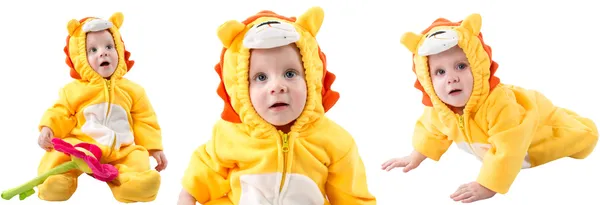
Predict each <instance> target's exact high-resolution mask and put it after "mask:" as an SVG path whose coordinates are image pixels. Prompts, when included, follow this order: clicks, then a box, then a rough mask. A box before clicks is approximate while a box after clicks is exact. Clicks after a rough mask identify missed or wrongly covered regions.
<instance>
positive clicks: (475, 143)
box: [401, 14, 598, 194]
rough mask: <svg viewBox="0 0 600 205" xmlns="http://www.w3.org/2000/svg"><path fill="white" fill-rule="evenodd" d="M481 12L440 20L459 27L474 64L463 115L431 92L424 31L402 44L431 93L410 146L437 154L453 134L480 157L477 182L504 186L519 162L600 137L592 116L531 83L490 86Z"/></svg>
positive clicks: (565, 152) (584, 149) (536, 161)
mask: <svg viewBox="0 0 600 205" xmlns="http://www.w3.org/2000/svg"><path fill="white" fill-rule="evenodd" d="M480 28H481V16H480V15H478V14H472V15H470V16H468V17H467V18H466V19H464V20H463V21H462V23H461V25H460V26H439V27H434V28H432V29H431V30H430V31H429V32H428V33H427V34H431V33H434V32H436V31H439V30H442V29H449V30H455V31H456V32H457V33H458V37H459V40H458V46H459V47H460V48H462V49H463V51H464V52H465V54H466V56H467V58H468V60H469V63H470V65H471V69H472V73H473V78H474V81H473V82H474V85H473V86H474V87H473V93H472V95H471V98H470V99H469V101H468V103H467V105H466V107H465V109H464V113H463V115H458V114H455V113H454V112H452V111H451V110H450V109H449V108H448V107H447V106H446V105H445V104H444V103H443V102H442V101H440V99H439V98H438V97H437V96H436V95H435V92H434V89H433V85H432V83H431V78H430V77H429V68H428V65H427V57H426V56H419V55H418V52H417V50H418V48H419V47H420V46H421V45H422V43H423V41H424V39H425V38H426V35H427V34H425V35H422V34H416V33H412V32H408V33H406V34H405V35H404V36H403V37H402V40H401V42H402V44H403V45H404V46H405V47H406V48H408V49H409V50H410V51H411V52H412V53H413V54H415V55H414V59H413V60H414V63H415V69H416V73H417V78H418V80H419V82H420V83H421V84H422V86H423V88H424V90H425V92H426V93H427V94H428V95H429V96H430V97H431V101H432V104H433V107H425V110H424V112H423V115H422V116H421V117H420V119H419V120H418V121H417V123H416V126H415V132H414V137H413V145H414V147H415V149H416V150H417V151H419V152H421V153H422V154H424V155H426V156H427V157H428V158H431V159H433V160H436V161H437V160H439V159H440V157H441V156H442V155H443V154H444V153H445V152H446V150H447V149H448V148H449V146H450V145H451V144H452V143H453V142H454V143H455V144H457V145H458V147H459V148H462V149H465V150H466V151H467V152H470V153H474V155H476V156H477V157H478V158H479V159H480V160H482V161H483V165H482V167H481V171H480V174H479V177H478V178H477V182H479V183H480V184H482V185H483V186H485V187H487V188H489V189H491V190H493V191H495V192H498V193H501V194H504V193H506V192H508V190H509V188H510V186H511V184H512V183H513V181H514V180H515V178H516V176H517V174H518V173H519V171H520V170H521V169H522V168H528V167H535V166H539V165H541V164H544V163H547V162H550V161H553V160H556V159H559V158H562V157H572V158H577V159H582V158H585V157H587V156H588V155H589V154H590V153H591V152H592V151H593V149H594V147H595V146H596V143H597V141H598V129H597V127H596V125H595V124H594V122H592V121H591V120H590V119H587V118H584V117H581V116H579V115H577V114H576V113H574V112H572V111H570V110H568V109H565V108H561V107H557V106H555V105H553V104H552V102H551V101H550V100H549V99H547V98H546V97H544V96H543V95H542V94H541V93H539V92H537V91H534V90H527V89H524V88H521V87H518V86H513V85H506V84H502V83H501V84H499V85H497V86H496V88H495V89H493V90H492V91H491V92H489V90H490V89H489V87H490V85H489V81H488V80H489V78H490V69H489V68H490V63H491V59H490V58H489V56H488V54H487V53H486V52H485V50H484V49H483V47H482V43H481V42H480V40H479V39H478V38H477V36H478V35H479V32H480Z"/></svg>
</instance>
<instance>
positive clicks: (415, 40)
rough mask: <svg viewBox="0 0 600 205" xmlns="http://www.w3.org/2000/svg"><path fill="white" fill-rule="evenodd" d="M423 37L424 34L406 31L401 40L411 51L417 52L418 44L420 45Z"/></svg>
mask: <svg viewBox="0 0 600 205" xmlns="http://www.w3.org/2000/svg"><path fill="white" fill-rule="evenodd" d="M422 37H423V35H422V34H416V33H413V32H406V33H404V35H402V37H401V38H400V42H401V43H402V45H404V47H406V48H407V49H408V50H409V51H410V52H411V53H413V54H415V55H416V54H417V46H418V45H419V41H421V38H422Z"/></svg>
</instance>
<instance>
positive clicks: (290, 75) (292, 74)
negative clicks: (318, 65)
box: [285, 71, 296, 78]
mask: <svg viewBox="0 0 600 205" xmlns="http://www.w3.org/2000/svg"><path fill="white" fill-rule="evenodd" d="M294 76H296V72H294V71H287V72H285V77H286V78H293V77H294Z"/></svg>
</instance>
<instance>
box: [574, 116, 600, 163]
mask: <svg viewBox="0 0 600 205" xmlns="http://www.w3.org/2000/svg"><path fill="white" fill-rule="evenodd" d="M566 112H567V113H569V114H570V115H572V116H573V118H575V119H576V120H577V121H579V122H581V124H583V125H585V126H586V127H588V128H589V129H590V130H591V132H588V133H587V134H584V135H581V136H580V138H579V139H575V140H578V141H580V142H579V143H582V144H584V145H586V146H584V147H583V149H581V150H580V151H579V152H577V153H575V154H573V155H571V156H570V157H571V158H575V159H584V158H586V157H587V156H589V155H590V154H591V153H592V151H594V148H595V147H596V144H597V143H598V127H596V124H595V123H594V122H593V121H592V120H590V119H588V118H584V117H581V116H578V115H576V114H575V113H573V112H572V111H570V110H566Z"/></svg>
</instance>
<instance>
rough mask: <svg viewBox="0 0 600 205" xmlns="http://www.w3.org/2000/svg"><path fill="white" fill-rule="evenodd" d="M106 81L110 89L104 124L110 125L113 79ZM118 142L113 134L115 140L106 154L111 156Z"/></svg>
mask: <svg viewBox="0 0 600 205" xmlns="http://www.w3.org/2000/svg"><path fill="white" fill-rule="evenodd" d="M105 82H106V87H107V88H108V89H107V90H108V101H107V105H106V106H107V108H106V116H105V118H104V125H105V126H106V125H108V117H109V116H110V105H111V104H112V102H111V90H112V87H111V81H110V79H108V80H106V81H105ZM116 142H117V138H116V136H113V140H112V142H111V143H110V147H109V149H108V150H109V151H108V155H106V156H110V155H111V154H112V151H113V149H114V146H115V143H116Z"/></svg>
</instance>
